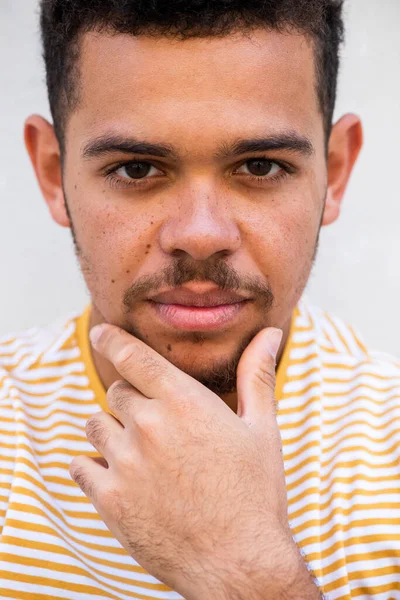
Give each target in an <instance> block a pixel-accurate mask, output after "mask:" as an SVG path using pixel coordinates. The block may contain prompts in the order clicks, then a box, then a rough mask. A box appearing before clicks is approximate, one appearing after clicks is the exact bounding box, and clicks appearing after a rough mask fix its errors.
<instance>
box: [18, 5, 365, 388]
mask: <svg viewBox="0 0 400 600" xmlns="http://www.w3.org/2000/svg"><path fill="white" fill-rule="evenodd" d="M341 5H342V2H340V1H335V0H263V1H260V0H257V1H256V0H254V2H249V1H248V0H224V1H221V2H215V1H213V0H169V1H168V2H164V1H163V0H154V1H153V2H151V3H149V2H146V1H144V0H104V1H103V0H96V1H94V0H92V1H90V0H89V1H88V0H68V1H66V0H62V1H61V0H42V2H41V26H42V35H43V43H44V57H45V62H46V70H47V84H48V91H49V100H50V107H51V111H52V116H53V124H50V123H48V122H47V121H45V120H44V119H42V118H41V117H39V116H37V115H33V116H31V117H30V118H29V119H28V120H27V122H26V127H25V139H26V144H27V148H28V151H29V154H30V156H31V159H32V162H33V165H34V168H35V170H36V173H37V176H38V180H39V184H40V186H41V189H42V192H43V195H44V197H45V199H46V202H47V204H48V206H49V209H50V213H51V215H52V217H53V219H54V220H55V221H56V222H57V223H58V224H59V225H61V226H64V227H70V228H71V231H72V236H73V240H74V244H75V249H76V253H77V257H78V260H79V264H80V266H81V269H82V272H83V275H84V277H85V281H86V284H87V287H88V289H89V292H90V295H91V298H92V301H93V307H94V311H95V312H96V314H97V315H98V317H99V320H102V321H106V322H109V323H113V324H115V325H119V326H120V327H123V328H124V329H126V330H127V331H129V332H131V333H132V334H133V335H135V336H137V337H138V338H140V339H142V340H144V341H146V342H147V343H148V344H149V345H150V346H152V347H153V348H154V349H156V350H157V351H158V352H159V353H160V354H162V355H164V356H166V357H167V358H168V359H169V360H170V361H171V362H173V363H174V364H176V365H177V366H178V367H180V368H181V369H182V370H184V371H186V372H188V373H189V374H191V375H193V376H194V377H196V378H197V379H199V380H200V381H202V383H204V384H205V385H207V386H208V387H210V388H211V389H213V390H214V391H215V392H217V393H220V394H223V393H228V392H233V391H234V389H235V383H236V381H235V377H236V368H237V365H238V362H239V358H240V356H241V354H242V352H243V350H244V349H245V347H246V346H247V345H248V344H249V343H250V341H251V340H252V338H253V337H254V336H255V335H256V334H257V333H258V332H259V331H260V330H261V329H263V328H264V327H268V326H274V327H279V328H282V329H284V331H285V332H287V331H288V328H289V324H290V321H291V317H292V313H293V310H294V308H295V307H296V304H297V303H298V301H299V299H300V297H301V295H302V293H303V291H304V288H305V286H306V284H307V281H308V279H309V276H310V272H311V269H312V266H313V262H314V260H315V257H316V253H317V247H318V240H319V235H320V229H321V227H322V226H323V225H329V224H331V223H333V222H334V221H335V220H336V219H337V218H338V216H339V214H340V206H341V202H342V198H343V194H344V191H345V188H346V185H347V182H348V180H349V177H350V174H351V170H352V168H353V165H354V163H355V161H356V158H357V155H358V152H359V150H360V148H361V144H362V130H361V124H360V122H359V119H358V118H357V117H355V116H354V115H346V116H345V117H343V118H342V119H341V120H340V121H339V122H338V123H336V124H335V125H334V126H332V118H333V111H334V106H335V98H336V88H337V75H338V69H339V50H340V44H341V41H342V37H343V23H342V16H341V11H342V6H341ZM194 282H196V285H197V288H196V289H200V287H201V286H203V288H204V291H207V290H209V289H211V288H212V287H213V288H216V287H217V288H218V289H221V290H229V291H235V292H236V293H238V294H240V295H242V296H243V297H246V298H248V302H246V303H245V304H244V305H243V306H242V309H241V311H240V312H239V313H238V315H237V317H235V319H234V320H233V321H231V322H229V323H228V324H226V325H224V326H221V327H219V328H217V329H214V330H208V331H204V330H200V329H199V330H195V329H191V330H188V329H184V328H179V327H173V326H171V325H168V324H166V323H165V322H164V321H163V320H161V319H160V318H159V317H158V313H156V312H155V310H154V304H153V303H152V302H150V301H149V299H150V298H152V297H154V296H155V295H156V294H159V293H160V292H165V291H166V290H171V289H175V288H178V287H182V286H183V287H185V286H186V287H190V286H191V285H193V284H194Z"/></svg>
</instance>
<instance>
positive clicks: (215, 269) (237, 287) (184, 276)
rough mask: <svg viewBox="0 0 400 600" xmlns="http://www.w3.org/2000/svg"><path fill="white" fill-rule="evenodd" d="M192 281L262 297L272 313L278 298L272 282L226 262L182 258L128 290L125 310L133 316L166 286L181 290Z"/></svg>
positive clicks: (144, 277)
mask: <svg viewBox="0 0 400 600" xmlns="http://www.w3.org/2000/svg"><path fill="white" fill-rule="evenodd" d="M192 281H193V282H195V281H196V282H211V283H214V284H215V285H217V286H218V287H219V288H220V289H221V290H222V291H232V292H239V291H240V292H246V293H247V294H251V295H252V296H254V297H256V298H259V299H260V301H261V304H262V305H263V307H264V309H265V310H270V309H271V308H272V306H273V305H274V301H275V297H274V294H273V292H272V288H271V286H270V284H269V283H268V281H266V280H263V279H261V278H257V277H250V276H249V275H243V276H240V275H239V273H237V272H236V270H235V269H234V268H233V267H231V266H229V265H228V264H227V263H226V262H225V261H224V260H222V259H210V260H208V261H207V262H206V263H203V264H202V265H199V264H194V263H193V261H192V260H191V259H190V258H181V259H177V260H176V261H175V262H174V263H172V264H171V265H170V266H168V267H166V268H165V269H163V270H162V271H160V272H159V273H155V274H154V275H150V276H143V277H141V278H140V279H138V280H137V281H136V282H135V283H134V284H133V285H132V286H131V287H130V288H129V289H128V290H126V292H125V294H124V298H123V306H124V311H125V313H126V314H127V313H129V312H130V311H131V310H132V307H133V305H134V304H135V303H136V302H138V301H139V300H143V299H145V298H146V297H148V296H149V295H154V294H155V293H157V292H158V291H159V290H162V289H163V288H165V287H168V288H177V287H180V286H182V285H184V284H185V283H189V282H192Z"/></svg>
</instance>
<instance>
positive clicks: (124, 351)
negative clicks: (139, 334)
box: [115, 344, 137, 369]
mask: <svg viewBox="0 0 400 600" xmlns="http://www.w3.org/2000/svg"><path fill="white" fill-rule="evenodd" d="M134 357H135V358H137V352H136V351H135V349H134V348H133V345H132V344H129V345H126V346H123V347H122V348H121V349H120V350H118V352H117V354H116V356H115V366H116V367H117V369H118V368H119V369H124V368H126V367H128V366H129V365H130V364H131V363H132V360H133V359H134Z"/></svg>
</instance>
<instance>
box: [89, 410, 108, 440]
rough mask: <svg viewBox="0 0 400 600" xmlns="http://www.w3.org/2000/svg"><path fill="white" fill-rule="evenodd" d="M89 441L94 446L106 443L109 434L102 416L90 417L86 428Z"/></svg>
mask: <svg viewBox="0 0 400 600" xmlns="http://www.w3.org/2000/svg"><path fill="white" fill-rule="evenodd" d="M85 431H86V436H87V438H88V440H89V441H90V442H91V443H92V444H93V445H94V446H96V445H98V444H100V443H103V444H104V443H106V441H107V439H108V437H109V434H108V432H107V430H106V428H105V427H104V424H103V423H102V421H101V415H95V416H93V417H90V419H89V420H88V421H87V423H86V427H85Z"/></svg>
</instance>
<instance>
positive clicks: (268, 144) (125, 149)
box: [82, 132, 315, 160]
mask: <svg viewBox="0 0 400 600" xmlns="http://www.w3.org/2000/svg"><path fill="white" fill-rule="evenodd" d="M273 150H285V151H289V152H294V153H296V154H301V155H303V156H311V155H312V154H314V152H315V150H314V146H313V144H312V142H311V140H310V139H309V138H307V137H305V136H302V135H300V134H298V133H296V132H287V133H281V134H277V135H272V136H268V137H260V138H258V137H257V138H252V139H238V140H236V141H235V142H233V143H231V144H222V146H221V147H220V149H219V150H218V151H217V152H216V153H215V158H229V157H234V156H240V155H242V154H248V153H256V152H269V151H273ZM117 152H119V153H123V154H134V155H142V156H157V157H159V158H170V159H175V160H179V154H178V152H177V151H176V150H175V149H174V147H173V146H171V145H169V144H159V143H156V144H153V143H149V142H145V141H140V140H137V139H135V138H125V137H123V136H120V135H103V136H100V137H98V138H95V139H93V140H90V141H89V142H88V143H87V144H85V145H84V146H83V149H82V156H83V158H84V159H86V160H89V159H91V158H99V157H102V156H106V155H108V154H113V153H117Z"/></svg>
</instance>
